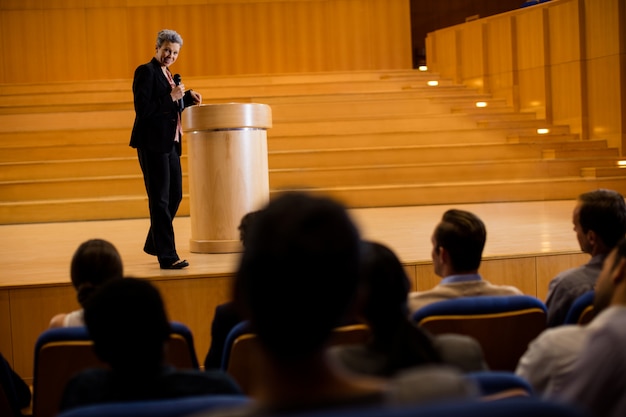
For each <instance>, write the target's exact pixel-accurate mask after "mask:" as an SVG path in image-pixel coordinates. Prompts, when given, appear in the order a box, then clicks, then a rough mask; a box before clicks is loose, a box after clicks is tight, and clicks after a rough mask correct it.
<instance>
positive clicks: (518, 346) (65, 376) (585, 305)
mask: <svg viewBox="0 0 626 417" xmlns="http://www.w3.org/2000/svg"><path fill="white" fill-rule="evenodd" d="M592 300H593V293H591V294H585V296H584V297H581V299H580V300H577V302H576V303H574V305H573V306H572V311H571V312H570V315H569V316H568V317H570V318H569V320H570V321H572V322H574V323H586V322H587V321H588V320H590V317H591V315H592V304H591V303H592ZM413 320H414V321H415V323H417V324H418V325H420V326H422V327H424V328H426V329H427V330H428V331H430V332H431V333H433V334H441V333H460V334H466V335H470V336H472V337H474V338H475V339H477V340H478V342H479V343H480V344H481V346H482V348H483V353H484V355H485V360H486V362H487V364H488V365H489V367H490V369H491V370H493V371H509V372H511V371H513V370H514V369H515V367H516V365H517V362H518V360H519V358H520V357H521V355H522V354H523V353H524V351H525V350H526V347H527V346H528V343H529V342H530V341H531V340H532V339H534V338H535V337H536V336H537V335H538V334H539V333H541V332H542V331H543V330H544V329H545V327H546V307H545V305H544V304H543V303H542V302H541V301H540V300H538V299H537V298H535V297H531V296H526V295H523V296H494V297H490V296H482V297H464V298H458V299H453V300H447V301H441V302H438V303H434V304H431V305H428V306H426V307H424V308H422V309H420V310H419V311H417V312H416V313H415V314H414V315H413ZM368 337H369V329H368V328H367V326H365V325H362V324H359V325H351V326H343V327H339V328H337V329H335V331H334V332H333V335H332V339H331V344H346V343H363V342H365V341H366V340H367V339H368ZM258 343H259V342H258V340H257V338H256V335H255V334H254V333H253V332H252V330H251V329H250V327H249V324H248V323H247V322H242V323H240V324H238V325H237V326H235V328H233V330H232V331H231V333H230V334H229V336H228V337H227V339H226V345H225V348H224V355H223V358H222V369H223V370H225V371H226V372H228V373H229V374H230V375H231V376H232V377H233V378H234V379H235V380H236V381H237V382H238V383H239V385H240V386H241V388H242V390H243V391H244V392H248V390H249V388H250V386H251V384H252V380H253V378H254V374H255V372H254V370H255V369H256V368H255V365H256V361H255V360H254V358H258V353H257V352H258V350H259V344H258ZM167 352H168V353H167V358H166V359H167V361H168V362H169V363H170V364H172V365H174V366H176V367H178V368H183V369H184V368H190V369H198V368H199V364H198V360H197V355H196V352H195V348H194V342H193V335H192V333H191V331H190V329H189V328H188V327H187V326H186V325H184V324H183V323H179V322H172V334H171V337H170V341H169V347H168V349H167ZM88 367H106V365H105V364H104V363H102V362H100V361H99V360H98V358H97V357H96V356H95V353H94V352H93V349H92V342H91V340H90V339H89V335H88V334H87V330H86V328H84V327H71V328H61V329H49V330H46V331H44V332H43V333H42V334H41V335H40V337H39V338H38V340H37V342H36V346H35V367H34V370H35V372H34V379H33V415H34V416H35V417H52V416H54V415H55V414H56V413H57V412H58V410H59V404H60V399H61V396H62V392H63V389H64V387H65V384H66V383H67V381H68V380H69V378H71V376H72V375H74V374H75V373H76V372H78V371H80V370H81V369H84V368H88Z"/></svg>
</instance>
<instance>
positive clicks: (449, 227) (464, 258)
mask: <svg viewBox="0 0 626 417" xmlns="http://www.w3.org/2000/svg"><path fill="white" fill-rule="evenodd" d="M434 238H435V242H436V244H437V246H441V247H444V248H445V249H446V250H447V251H448V253H449V255H450V261H451V263H452V267H453V268H454V270H455V271H456V272H469V271H474V270H477V269H478V267H479V266H480V261H481V259H482V255H483V249H484V248H485V242H486V241H487V230H486V228H485V224H484V223H483V222H482V220H481V219H480V218H479V217H478V216H476V215H475V214H474V213H471V212H469V211H465V210H458V209H451V210H448V211H446V212H445V213H444V214H443V217H442V219H441V222H440V223H439V224H438V225H437V227H436V228H435V233H434Z"/></svg>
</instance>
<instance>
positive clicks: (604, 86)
mask: <svg viewBox="0 0 626 417" xmlns="http://www.w3.org/2000/svg"><path fill="white" fill-rule="evenodd" d="M625 58H626V56H625V55H622V56H621V57H620V56H619V55H610V56H606V57H602V58H594V59H590V60H588V61H587V67H586V71H587V78H588V88H587V100H588V104H589V105H588V108H589V112H588V123H589V136H590V138H591V139H606V140H607V141H608V146H609V147H616V148H619V149H623V144H622V141H623V140H624V139H626V135H625V133H624V132H626V128H625V126H624V124H625V123H626V103H625V102H624V101H623V99H625V98H626V92H625V89H626V85H625V83H626V75H624V74H620V68H624V66H625V65H626V59H625ZM620 60H622V61H624V62H622V63H621V64H620ZM620 92H622V93H620Z"/></svg>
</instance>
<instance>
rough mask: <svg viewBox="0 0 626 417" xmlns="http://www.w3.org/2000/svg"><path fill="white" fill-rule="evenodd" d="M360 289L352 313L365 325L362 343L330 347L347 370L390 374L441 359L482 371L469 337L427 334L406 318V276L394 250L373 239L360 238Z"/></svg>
mask: <svg viewBox="0 0 626 417" xmlns="http://www.w3.org/2000/svg"><path fill="white" fill-rule="evenodd" d="M362 258H363V260H362V262H361V265H362V266H361V271H362V272H361V279H362V284H361V286H362V288H361V291H360V292H359V293H360V297H359V302H358V303H357V307H356V309H357V314H358V315H359V316H361V317H362V319H363V321H364V322H365V323H367V325H368V326H369V328H370V330H371V334H372V337H371V339H370V340H369V342H368V343H367V344H359V345H339V346H334V347H332V348H331V351H330V352H331V354H333V355H334V356H336V357H337V358H338V359H339V360H340V361H341V362H342V364H343V365H345V366H346V367H347V368H348V369H350V370H352V371H354V372H359V373H365V374H368V375H377V376H385V377H389V376H393V375H395V374H397V373H398V372H401V371H404V370H406V369H408V368H411V367H414V366H421V365H436V364H442V363H446V364H449V365H454V366H457V367H458V368H460V369H461V370H462V371H479V370H481V371H482V370H486V369H487V367H486V364H485V362H484V358H483V355H482V349H481V347H480V344H479V343H478V342H477V341H476V340H474V339H472V338H471V337H469V336H462V335H440V336H432V335H430V334H429V333H428V332H426V331H425V330H423V329H421V328H420V327H417V326H416V325H415V324H414V323H413V322H411V320H410V319H409V309H408V305H407V295H408V293H409V290H410V283H409V278H408V276H407V274H406V271H405V270H404V267H403V266H402V263H401V262H400V260H399V259H398V257H397V256H396V254H395V253H394V252H393V251H392V250H391V249H389V248H388V247H387V246H385V245H383V244H381V243H377V242H368V241H366V242H364V243H363V254H362Z"/></svg>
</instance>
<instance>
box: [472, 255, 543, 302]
mask: <svg viewBox="0 0 626 417" xmlns="http://www.w3.org/2000/svg"><path fill="white" fill-rule="evenodd" d="M480 273H481V274H482V276H483V278H484V279H486V280H487V281H489V282H491V283H492V284H498V285H512V286H514V287H517V288H519V289H520V290H521V291H522V292H523V293H524V294H528V295H533V296H535V295H536V294H537V280H536V273H535V257H528V258H513V259H486V260H484V261H483V262H482V263H481V265H480Z"/></svg>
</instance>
